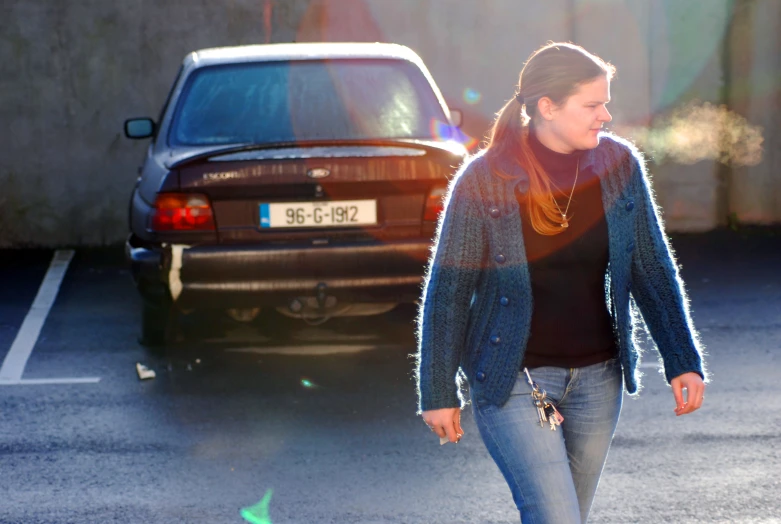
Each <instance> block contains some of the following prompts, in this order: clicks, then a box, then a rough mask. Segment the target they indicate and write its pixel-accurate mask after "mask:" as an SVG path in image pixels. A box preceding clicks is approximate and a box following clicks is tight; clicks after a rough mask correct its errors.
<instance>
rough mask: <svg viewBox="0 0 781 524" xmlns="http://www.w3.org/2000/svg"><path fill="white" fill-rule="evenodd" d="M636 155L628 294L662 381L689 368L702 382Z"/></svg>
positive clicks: (670, 256) (668, 252)
mask: <svg viewBox="0 0 781 524" xmlns="http://www.w3.org/2000/svg"><path fill="white" fill-rule="evenodd" d="M637 155H639V153H637V154H636V155H632V162H633V166H632V175H633V180H634V182H635V191H634V194H635V200H636V205H637V216H636V217H635V250H634V254H633V259H632V295H633V296H634V298H635V302H636V303H637V305H638V307H639V308H640V312H641V313H642V315H643V320H644V321H645V323H646V325H647V326H648V329H649V331H650V333H651V337H652V338H653V341H654V343H655V344H656V347H657V348H658V350H659V353H660V354H661V356H662V360H663V361H664V371H665V377H666V379H667V382H670V381H671V380H672V379H673V378H675V377H677V376H679V375H682V374H683V373H688V372H692V371H693V372H695V373H698V374H699V375H700V376H701V377H702V378H703V380H706V381H707V372H706V370H705V363H704V360H703V355H704V351H703V349H704V348H703V346H702V344H701V342H700V339H699V335H698V333H697V331H696V329H695V328H694V324H693V322H692V319H691V314H690V311H689V297H688V296H687V293H686V289H685V286H684V282H683V280H682V279H681V277H680V274H679V268H678V264H677V263H676V260H675V255H674V252H673V250H672V249H671V247H670V245H669V243H668V240H667V236H666V234H665V231H664V222H663V221H662V218H661V216H660V213H659V208H658V206H657V204H656V201H655V199H654V194H653V190H652V188H651V183H650V180H649V177H648V175H647V174H646V171H645V166H644V163H643V161H642V160H640V159H638V158H637Z"/></svg>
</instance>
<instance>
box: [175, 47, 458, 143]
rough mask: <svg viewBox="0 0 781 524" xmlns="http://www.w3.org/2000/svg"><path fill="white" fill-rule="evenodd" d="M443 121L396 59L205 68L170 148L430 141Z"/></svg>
mask: <svg viewBox="0 0 781 524" xmlns="http://www.w3.org/2000/svg"><path fill="white" fill-rule="evenodd" d="M444 122H445V116H444V112H443V109H442V106H441V105H440V104H439V101H438V100H437V98H436V96H435V95H434V92H433V91H432V89H431V86H430V85H429V83H428V80H427V79H426V77H425V76H424V75H423V73H422V72H421V71H420V69H418V68H417V67H416V66H415V65H414V64H412V63H409V62H406V61H402V60H389V59H381V60H358V59H339V60H330V61H323V60H312V61H289V62H265V63H245V64H231V65H225V66H210V67H205V68H202V69H200V70H198V71H196V72H195V73H194V74H193V75H191V76H190V78H189V79H188V83H187V85H186V86H185V88H184V90H183V91H182V96H181V97H180V99H179V103H178V104H177V108H176V112H175V114H174V119H173V123H172V126H171V131H170V134H169V142H170V143H171V144H172V145H207V144H231V143H276V142H291V141H300V140H355V139H359V140H360V139H371V138H436V136H434V135H435V134H436V133H437V130H438V128H439V126H441V125H443V124H444Z"/></svg>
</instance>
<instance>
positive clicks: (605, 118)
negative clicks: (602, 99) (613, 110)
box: [599, 106, 613, 122]
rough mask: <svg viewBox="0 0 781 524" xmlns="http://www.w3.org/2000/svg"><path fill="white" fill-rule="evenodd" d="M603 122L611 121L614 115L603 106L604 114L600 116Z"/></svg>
mask: <svg viewBox="0 0 781 524" xmlns="http://www.w3.org/2000/svg"><path fill="white" fill-rule="evenodd" d="M599 119H600V120H601V121H602V122H610V121H611V120H613V115H611V114H610V111H608V110H607V108H606V107H604V106H603V107H602V114H601V115H600V118H599Z"/></svg>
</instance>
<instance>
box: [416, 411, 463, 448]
mask: <svg viewBox="0 0 781 524" xmlns="http://www.w3.org/2000/svg"><path fill="white" fill-rule="evenodd" d="M423 422H425V423H426V425H427V426H428V427H430V428H431V431H433V432H434V433H436V434H437V435H438V436H439V437H440V438H442V437H447V439H448V440H449V441H450V442H453V443H457V442H458V441H459V440H461V437H463V436H464V430H463V429H461V408H442V409H432V410H430V411H424V412H423Z"/></svg>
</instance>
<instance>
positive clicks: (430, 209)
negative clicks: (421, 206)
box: [423, 187, 447, 221]
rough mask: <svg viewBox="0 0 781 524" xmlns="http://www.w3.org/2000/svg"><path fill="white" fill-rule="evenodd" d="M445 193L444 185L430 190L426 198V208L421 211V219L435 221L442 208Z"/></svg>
mask: <svg viewBox="0 0 781 524" xmlns="http://www.w3.org/2000/svg"><path fill="white" fill-rule="evenodd" d="M446 194H447V188H446V187H435V188H434V189H432V190H431V192H430V193H429V194H428V198H427V199H426V210H425V211H424V213H423V220H431V221H436V220H437V219H438V218H439V214H440V213H441V212H442V210H443V209H444V205H445V203H444V199H445V195H446Z"/></svg>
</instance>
